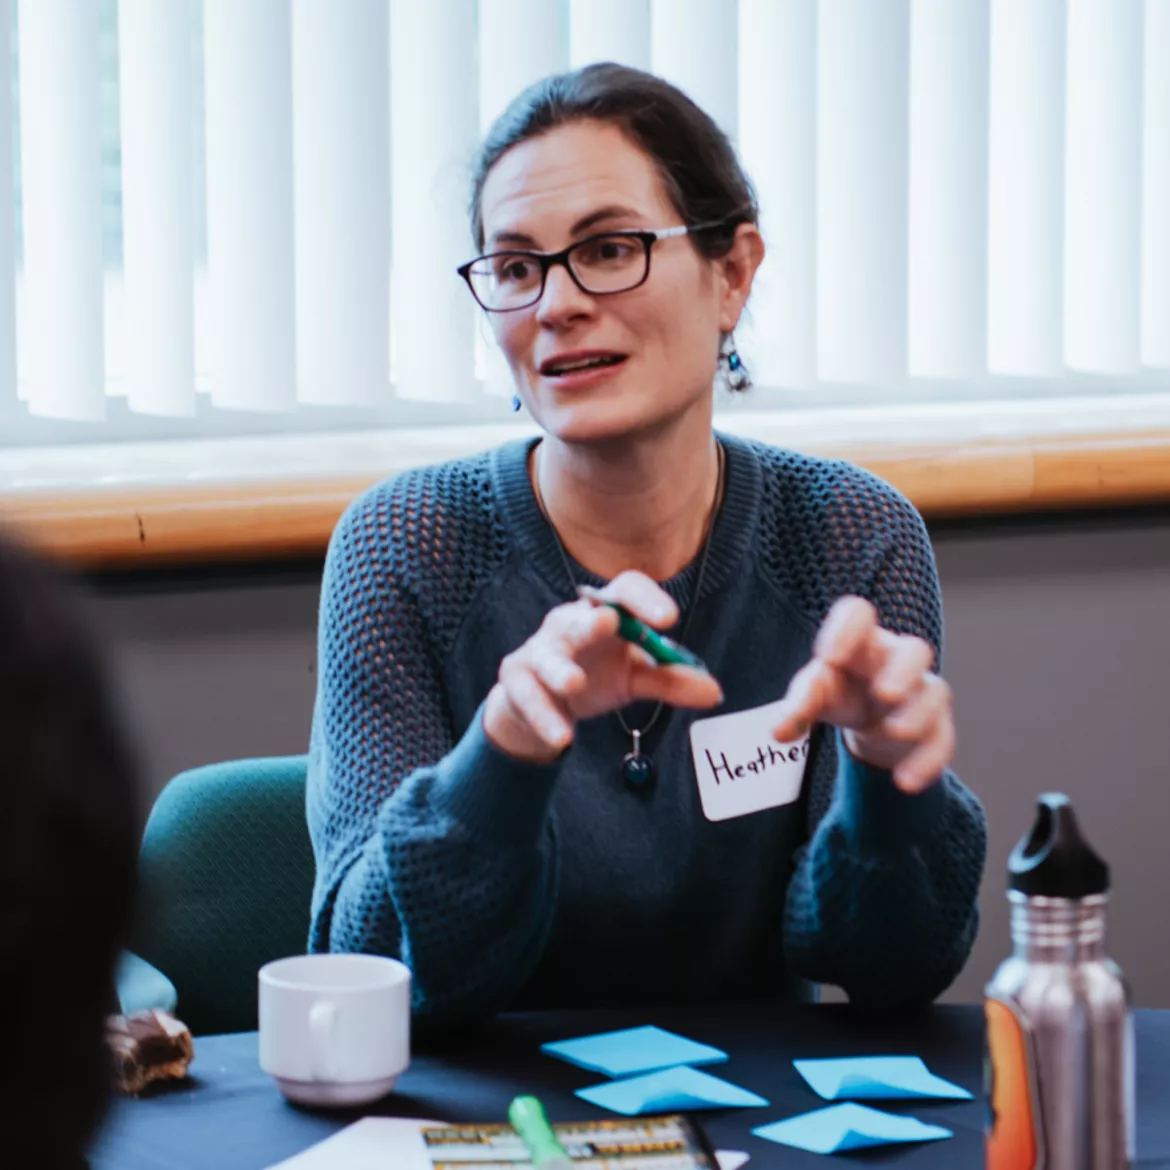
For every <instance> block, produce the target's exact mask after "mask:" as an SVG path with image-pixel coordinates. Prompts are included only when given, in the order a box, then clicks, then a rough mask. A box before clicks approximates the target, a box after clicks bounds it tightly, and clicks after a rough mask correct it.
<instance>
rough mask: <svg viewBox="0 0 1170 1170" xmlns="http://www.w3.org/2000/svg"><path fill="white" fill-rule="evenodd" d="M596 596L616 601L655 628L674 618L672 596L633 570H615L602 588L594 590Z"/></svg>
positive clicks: (666, 623) (666, 625) (648, 578)
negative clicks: (614, 575)
mask: <svg viewBox="0 0 1170 1170" xmlns="http://www.w3.org/2000/svg"><path fill="white" fill-rule="evenodd" d="M597 597H598V598H599V599H600V600H602V601H616V602H617V603H618V605H621V606H624V607H625V608H626V609H628V610H629V611H630V613H632V614H633V615H634V616H635V617H637V618H641V619H642V621H644V622H646V623H647V625H651V626H654V628H655V629H659V630H666V629H669V628H670V627H671V626H673V625H674V624H675V623H676V622H677V621H678V606H677V605H676V604H675V601H674V598H673V597H671V596H670V594H669V593H667V592H666V590H665V589H663V588H662V586H661V585H659V584H658V582H657V581H654V580H652V579H651V578H650V577H647V576H646V574H645V573H639V572H637V571H635V570H634V569H627V570H626V571H625V572H624V573H619V574H618V575H617V576H616V577H615V578H614V579H613V580H612V581H611V582H610V583H609V584H608V585H607V586H606V587H605V588H604V589H599V590H598V591H597Z"/></svg>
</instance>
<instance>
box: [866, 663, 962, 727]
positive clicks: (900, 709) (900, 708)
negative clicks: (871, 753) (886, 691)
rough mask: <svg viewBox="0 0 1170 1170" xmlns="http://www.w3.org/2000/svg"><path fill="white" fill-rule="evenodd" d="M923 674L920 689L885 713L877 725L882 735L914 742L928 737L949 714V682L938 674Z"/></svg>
mask: <svg viewBox="0 0 1170 1170" xmlns="http://www.w3.org/2000/svg"><path fill="white" fill-rule="evenodd" d="M920 677H921V680H922V682H921V684H920V686H918V689H917V690H916V691H913V693H911V694H910V695H909V696H908V697H907V698H906V700H904V701H903V702H901V703H899V704H896V706H895V707H894V708H893V709H892V710H889V711H888V713H887V714H886V715H885V716H883V717H882V720H881V721H880V723H879V724H878V728H876V732H878V734H879V735H885V736H887V737H888V738H890V739H894V741H895V742H897V743H915V742H917V741H918V739H925V738H927V736H929V735H930V734H931V731H934V729H935V725H936V724H937V723H938V722H940V721H941V720H942V718H943V717H944V716H947V715H949V713H950V707H951V694H950V687H948V686H947V683H945V682H943V681H942V679H940V677H938V675H936V674H924V675H921V676H920Z"/></svg>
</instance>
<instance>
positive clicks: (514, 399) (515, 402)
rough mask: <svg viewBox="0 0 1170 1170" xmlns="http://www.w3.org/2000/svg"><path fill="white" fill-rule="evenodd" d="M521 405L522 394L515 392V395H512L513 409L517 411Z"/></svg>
mask: <svg viewBox="0 0 1170 1170" xmlns="http://www.w3.org/2000/svg"><path fill="white" fill-rule="evenodd" d="M520 406H521V402H520V395H519V394H513V395H512V409H513V410H514V411H516V410H519V409H520Z"/></svg>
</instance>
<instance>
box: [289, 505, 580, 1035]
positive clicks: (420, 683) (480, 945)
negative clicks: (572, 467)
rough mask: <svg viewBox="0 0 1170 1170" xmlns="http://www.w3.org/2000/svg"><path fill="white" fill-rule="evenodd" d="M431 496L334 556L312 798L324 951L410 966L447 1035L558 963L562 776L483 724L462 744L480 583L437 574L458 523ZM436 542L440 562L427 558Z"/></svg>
mask: <svg viewBox="0 0 1170 1170" xmlns="http://www.w3.org/2000/svg"><path fill="white" fill-rule="evenodd" d="M423 495H424V496H426V497H427V498H426V499H424V500H423V501H422V503H421V505H420V504H419V501H418V500H417V499H412V497H411V493H410V492H409V491H407V492H406V493H405V498H404V493H403V492H401V491H394V490H388V489H387V488H386V487H385V486H383V487H382V488H380V489H375V491H374V492H372V493H368V494H367V495H366V496H365V497H363V498H362V499H361V500H359V501H358V502H357V503H356V504H355V505H353V506H352V507H351V508H350V509H349V511H348V512H347V514H346V515H345V517H344V518H343V519H342V521H341V523H340V524H339V526H338V528H337V530H336V532H335V533H334V536H333V540H332V542H331V544H330V549H329V554H328V558H327V562H326V568H325V576H324V582H323V587H322V600H321V613H320V621H319V635H318V638H319V645H318V660H319V666H318V670H319V681H318V691H317V703H316V709H315V712H314V720H313V735H312V744H311V748H310V766H309V784H308V793H307V813H308V821H309V829H310V835H311V838H312V842H313V848H314V852H315V855H316V859H317V880H316V886H315V889H314V894H313V906H312V921H311V928H310V939H309V944H310V949H312V950H334V951H362V952H369V953H373V954H383V955H392V956H395V957H399V958H401V959H402V960H403V961H404V962H406V963H407V964H408V965H409V966H410V968H411V970H412V973H413V980H414V983H413V996H414V1011H415V1015H416V1019H417V1020H418V1022H419V1023H421V1024H423V1025H424V1026H425V1025H430V1026H432V1027H443V1026H447V1025H451V1024H454V1023H457V1022H459V1021H461V1020H464V1019H467V1018H471V1017H476V1016H480V1015H484V1014H488V1013H490V1012H492V1011H494V1010H495V1009H497V1008H498V1007H500V1006H501V1005H502V1004H503V1003H504V1002H506V1000H507V999H508V998H509V997H510V996H511V995H513V994H514V993H515V991H516V990H517V989H518V988H519V986H521V985H522V984H523V983H524V982H525V981H526V980H527V978H528V977H529V976H530V974H531V972H532V971H533V969H534V968H535V965H536V962H537V960H538V958H539V956H540V953H541V951H542V950H543V947H544V942H545V937H546V935H547V932H548V929H549V925H550V922H551V918H552V911H553V907H554V903H555V890H556V884H557V866H556V856H557V855H556V849H555V825H554V823H553V818H552V815H551V813H550V811H549V802H550V798H551V793H552V789H553V784H554V781H555V779H556V775H557V772H558V768H557V767H556V766H555V765H554V766H549V767H529V766H525V765H522V764H519V763H517V762H516V761H514V760H511V759H510V758H509V757H507V756H505V755H503V753H501V752H499V751H498V750H497V749H495V748H494V746H493V745H492V744H491V743H490V741H489V740H488V739H487V737H486V736H485V734H484V732H483V726H482V721H481V717H480V713H479V712H477V713H476V714H475V717H474V718H473V719H472V720H471V722H470V725H469V726H468V727H467V728H466V729H465V730H464V731H463V733H462V734H461V735H459V736H458V737H457V736H456V732H455V729H454V728H453V726H452V716H451V713H450V711H449V708H448V703H447V701H446V697H445V693H444V686H443V681H442V676H441V672H440V670H439V667H438V665H437V663H438V661H439V656H440V654H441V650H442V646H441V644H440V643H441V631H437V630H436V628H435V627H436V625H438V624H441V622H442V620H443V617H442V615H443V613H445V612H447V611H450V610H451V609H452V608H454V609H455V610H458V609H459V608H461V602H460V598H459V597H457V596H453V595H454V594H456V593H457V592H458V590H459V589H464V590H465V589H466V588H467V587H468V578H469V576H471V577H474V573H469V571H468V566H467V565H454V564H448V565H446V566H445V568H444V569H431V568H430V567H429V566H434V565H435V564H441V563H442V560H443V548H442V545H441V543H439V544H437V543H436V540H437V537H436V533H438V532H444V531H445V532H450V531H451V530H452V529H453V528H457V527H458V518H457V517H453V516H451V515H450V514H448V515H446V516H442V515H436V514H435V513H434V511H433V507H434V497H433V494H431V493H430V492H424V493H423ZM416 505H417V506H416ZM418 542H421V544H422V546H423V547H424V548H425V549H426V551H427V553H428V555H427V556H426V557H424V558H418V557H414V556H412V546H413V545H414V544H416V543H418ZM467 543H468V545H473V543H474V541H473V540H472V541H468V542H467ZM448 555H450V550H448ZM420 559H421V560H422V561H423V562H424V564H425V565H426V566H428V567H424V568H419V567H418V564H419V561H420ZM420 573H421V574H424V575H423V576H421V577H420ZM436 591H437V593H436ZM464 600H465V599H464ZM427 610H430V611H432V613H435V614H438V615H439V616H438V617H437V618H432V620H431V621H428V617H427V613H426V611H427ZM458 616H459V615H458V613H457V612H456V613H454V614H453V615H451V620H457V618H458Z"/></svg>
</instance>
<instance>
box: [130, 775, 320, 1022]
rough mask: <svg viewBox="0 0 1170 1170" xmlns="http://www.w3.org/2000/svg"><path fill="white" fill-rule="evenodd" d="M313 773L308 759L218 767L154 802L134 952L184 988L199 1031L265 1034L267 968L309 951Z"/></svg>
mask: <svg viewBox="0 0 1170 1170" xmlns="http://www.w3.org/2000/svg"><path fill="white" fill-rule="evenodd" d="M305 770H306V757H305V756H288V757H281V758H274V759H258V760H234V761H231V762H230V763H224V764H212V765H209V766H208V767H204V768H195V769H193V770H192V771H189V772H183V773H181V774H180V775H178V776H176V777H175V778H174V779H173V780H172V781H171V782H170V783H169V784H168V785H167V786H166V788H164V789H163V791H162V792H161V793H160V794H159V796H158V799H157V800H156V801H155V804H154V808H153V809H152V811H151V814H150V818H149V820H148V821H147V824H146V831H145V834H144V836H143V841H142V851H141V855H140V861H139V881H140V889H141V908H142V909H141V915H140V926H139V929H138V932H137V936H136V938H135V940H134V950H135V951H136V952H137V953H138V954H139V955H140V956H141V957H142V958H144V959H145V960H146V961H147V962H148V963H152V964H153V965H154V966H155V967H157V968H158V969H159V970H160V971H162V972H163V974H165V975H166V976H167V977H168V978H169V979H170V980H171V982H172V983H173V984H174V985H175V989H176V991H177V992H178V1007H177V1014H178V1016H179V1018H180V1019H181V1020H182V1021H183V1022H184V1023H185V1024H186V1025H187V1026H188V1027H189V1028H190V1029H191V1031H192V1032H194V1033H195V1034H197V1035H200V1034H203V1035H206V1034H208V1033H218V1032H242V1031H250V1030H252V1029H254V1028H255V1027H256V972H257V971H258V970H259V969H260V967H262V966H263V965H264V964H265V963H267V962H268V961H269V960H271V959H276V958H280V957H282V956H284V955H296V954H301V953H303V952H304V950H305V946H306V944H307V940H308V935H309V902H310V898H311V896H312V889H313V854H312V849H311V847H310V845H309V833H308V829H307V827H306V824H305Z"/></svg>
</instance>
